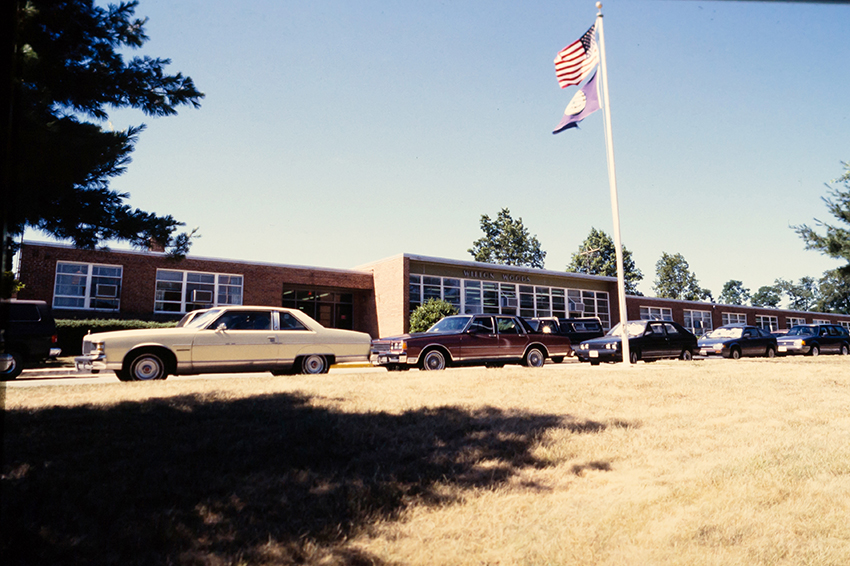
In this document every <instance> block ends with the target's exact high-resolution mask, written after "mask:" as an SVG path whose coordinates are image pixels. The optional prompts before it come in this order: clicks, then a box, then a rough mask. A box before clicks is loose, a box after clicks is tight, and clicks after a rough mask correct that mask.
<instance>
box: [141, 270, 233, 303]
mask: <svg viewBox="0 0 850 566" xmlns="http://www.w3.org/2000/svg"><path fill="white" fill-rule="evenodd" d="M241 304H242V276H241V275H229V274H225V273H203V272H197V271H176V270H172V269H157V270H156V295H155V298H154V307H153V310H154V312H171V313H182V312H189V311H193V310H197V309H205V308H209V307H212V306H222V305H241Z"/></svg>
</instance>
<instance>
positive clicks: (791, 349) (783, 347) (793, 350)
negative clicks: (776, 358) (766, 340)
mask: <svg viewBox="0 0 850 566" xmlns="http://www.w3.org/2000/svg"><path fill="white" fill-rule="evenodd" d="M811 350H812V347H811V346H794V345H793V344H780V345H779V346H777V347H776V351H777V352H778V353H780V354H808V353H809V352H811Z"/></svg>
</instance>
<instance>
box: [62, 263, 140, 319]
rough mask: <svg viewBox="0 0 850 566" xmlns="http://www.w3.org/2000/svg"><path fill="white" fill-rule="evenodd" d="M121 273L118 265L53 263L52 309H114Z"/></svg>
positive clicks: (117, 299) (118, 297) (118, 302)
mask: <svg viewBox="0 0 850 566" xmlns="http://www.w3.org/2000/svg"><path fill="white" fill-rule="evenodd" d="M122 272H123V267H121V266H120V265H101V264H96V263H68V262H63V261H60V262H57V263H56V283H55V286H54V288H53V308H57V309H86V310H110V311H117V310H118V309H119V307H120V306H121V276H122Z"/></svg>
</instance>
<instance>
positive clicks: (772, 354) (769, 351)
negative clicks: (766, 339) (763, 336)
mask: <svg viewBox="0 0 850 566" xmlns="http://www.w3.org/2000/svg"><path fill="white" fill-rule="evenodd" d="M765 355H766V356H767V357H768V358H775V357H776V350H774V349H773V346H768V347H767V353H766V354H765Z"/></svg>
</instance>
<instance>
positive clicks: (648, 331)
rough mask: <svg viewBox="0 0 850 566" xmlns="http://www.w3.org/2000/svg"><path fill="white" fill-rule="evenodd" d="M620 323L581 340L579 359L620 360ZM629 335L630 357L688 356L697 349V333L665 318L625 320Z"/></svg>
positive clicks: (633, 358) (691, 355) (684, 357)
mask: <svg viewBox="0 0 850 566" xmlns="http://www.w3.org/2000/svg"><path fill="white" fill-rule="evenodd" d="M620 327H621V324H617V325H616V326H614V328H612V329H611V330H609V331H608V333H607V334H606V335H605V336H603V337H601V338H594V339H592V340H585V341H584V342H582V343H581V344H580V345H579V347H578V349H576V355H577V356H578V358H579V360H581V361H582V362H590V364H591V365H598V364H599V363H601V362H621V361H623V351H622V338H621V336H620ZM626 330H627V332H628V337H629V358H630V361H631V362H632V363H637V362H638V360H644V361H648V362H651V361H654V360H659V359H662V358H680V359H683V360H690V359H692V358H693V355H694V353H695V352H696V351H697V337H696V336H694V335H693V334H691V333H690V332H689V331H688V330H686V329H685V328H684V327H683V326H681V325H680V324H678V323H676V322H671V321H667V320H630V321H629V322H628V323H627V324H626Z"/></svg>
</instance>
